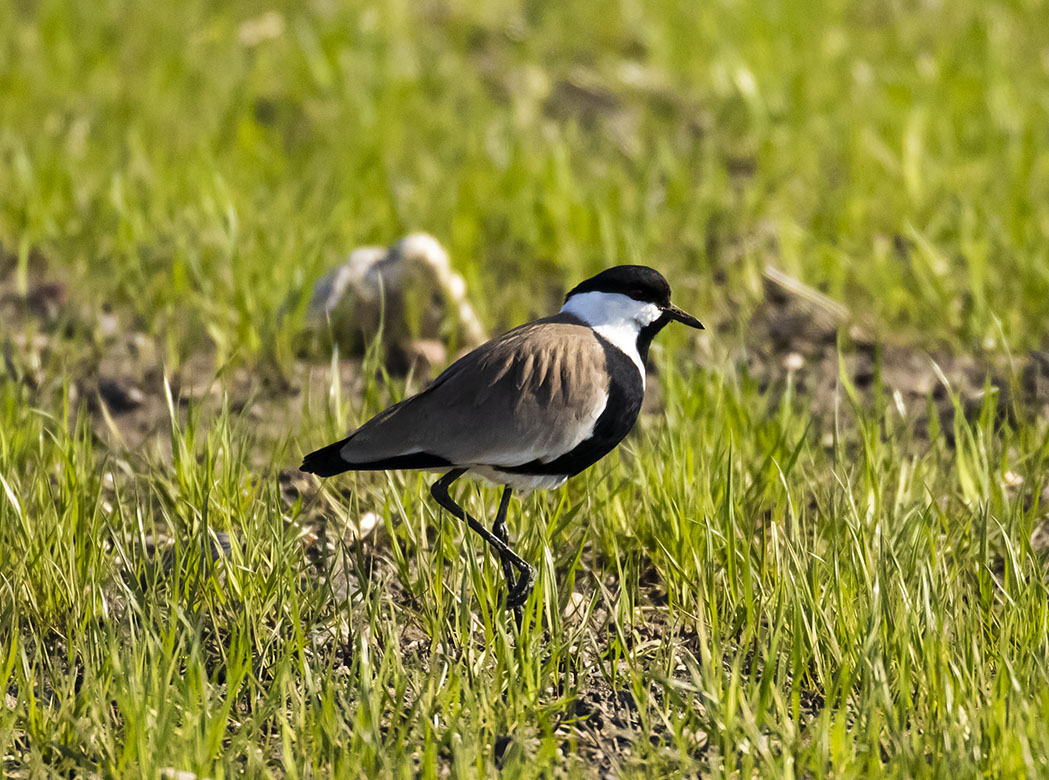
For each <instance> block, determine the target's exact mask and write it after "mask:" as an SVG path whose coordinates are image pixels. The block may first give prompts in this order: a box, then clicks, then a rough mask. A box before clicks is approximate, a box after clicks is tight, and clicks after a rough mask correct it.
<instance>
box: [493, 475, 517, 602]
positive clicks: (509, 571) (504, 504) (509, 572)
mask: <svg viewBox="0 0 1049 780" xmlns="http://www.w3.org/2000/svg"><path fill="white" fill-rule="evenodd" d="M512 493H513V488H511V487H510V486H509V485H507V486H506V487H504V488H503V496H502V498H500V499H499V511H498V512H497V513H496V515H495V522H494V523H492V533H493V534H495V536H496V538H497V539H499V541H501V542H502V543H503V544H505V545H506V546H507V547H509V546H510V535H509V534H508V533H507V532H506V511H507V509H508V508H509V506H510V495H511V494H512ZM499 563H501V564H502V566H503V578H504V579H505V580H506V587H507V589H508V590H511V591H512V590H513V589H514V579H515V577H514V565H513V564H512V563H511V562H510V559H509V558H507V557H506V556H505V555H502V554H500V555H499Z"/></svg>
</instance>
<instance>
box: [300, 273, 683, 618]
mask: <svg viewBox="0 0 1049 780" xmlns="http://www.w3.org/2000/svg"><path fill="white" fill-rule="evenodd" d="M671 320H677V321H678V322H683V323H684V324H685V325H688V326H690V327H693V328H702V327H703V325H702V324H701V323H700V322H699V320H697V319H696V318H695V317H693V316H692V315H691V314H687V313H685V312H684V311H682V310H681V309H679V308H677V307H676V306H674V305H673V304H671V303H670V285H669V284H667V280H666V279H664V278H663V276H662V274H660V273H659V272H658V271H655V270H653V269H652V268H648V267H646V266H643V265H621V266H616V267H614V268H609V269H608V270H605V271H602V272H601V273H599V274H598V275H597V276H594V277H592V278H590V279H587V280H586V281H585V282H583V283H581V284H579V285H577V286H576V287H575V288H573V289H572V290H571V292H569V293H568V295H567V296H566V297H565V304H564V306H562V307H561V311H560V312H559V313H558V314H555V315H554V316H552V317H546V318H544V319H541V320H536V321H535V322H530V323H528V324H527V325H522V326H520V327H518V328H515V329H514V330H511V331H510V332H509V333H504V334H503V335H502V336H499V337H498V338H495V339H492V340H491V341H489V342H487V343H486V344H483V345H481V346H480V347H478V348H477V349H475V350H474V351H473V352H470V353H469V354H467V355H465V356H463V357H462V358H460V359H459V360H457V361H455V363H453V364H452V365H451V366H449V367H448V368H447V369H445V371H444V372H443V373H442V374H441V375H440V376H438V377H437V378H436V379H435V380H434V381H433V382H431V383H430V385H429V386H427V387H426V388H425V389H424V390H423V391H422V392H420V393H419V394H418V395H414V396H412V397H410V398H407V399H405V400H403V401H401V402H400V403H397V404H394V405H393V406H391V407H390V408H389V409H387V410H386V411H384V412H381V413H380V414H378V415H376V416H375V417H373V418H372V419H370V420H369V421H368V422H366V423H364V425H362V426H361V427H360V428H358V429H357V430H356V431H354V432H353V433H352V434H350V435H349V436H348V437H347V438H345V439H343V440H342V441H339V442H335V443H334V444H330V445H328V446H327V447H324V448H322V449H319V450H317V451H316V452H311V453H310V454H309V455H307V456H306V459H305V460H304V461H303V463H302V470H303V471H306V472H309V473H311V474H317V475H318V476H321V477H330V476H332V475H333V474H339V473H341V472H343V471H376V470H383V469H425V470H427V471H445V472H446V473H445V474H444V476H443V477H441V478H440V479H438V480H437V481H436V482H435V483H434V484H433V486H432V487H431V488H430V493H431V494H432V495H433V497H434V499H436V501H437V503H438V504H440V505H441V506H442V507H444V508H445V509H447V510H448V511H449V512H451V513H452V514H453V515H454V516H455V517H457V518H459V520H465V521H466V522H467V523H468V524H469V525H470V527H471V528H472V529H473V530H474V531H476V532H477V533H478V534H480V535H481V537H482V538H483V539H484V540H485V542H487V543H488V544H489V545H491V546H492V547H493V548H495V550H496V552H497V553H498V554H499V559H500V563H501V564H502V568H503V575H504V576H505V578H506V585H507V588H508V594H507V600H506V603H507V606H508V607H517V606H520V605H521V604H523V603H524V601H525V599H526V598H527V597H528V593H529V591H530V590H531V587H532V580H533V578H534V576H535V570H534V569H533V568H532V567H531V566H530V565H529V564H528V563H526V562H525V561H524V560H522V559H521V558H520V557H519V556H518V555H517V554H516V553H515V552H514V551H513V550H511V549H510V546H509V544H508V542H509V538H508V535H507V532H506V510H507V507H508V505H509V503H510V496H511V494H512V492H513V491H514V490H517V491H520V492H522V493H527V492H529V491H531V490H534V489H536V488H547V489H549V488H555V487H557V486H558V485H560V484H561V483H563V482H564V481H565V480H566V479H568V478H569V477H571V476H574V475H575V474H578V473H579V472H580V471H582V470H583V469H585V468H587V467H588V466H591V465H592V464H593V463H595V462H596V461H597V460H599V459H600V458H602V457H604V456H605V455H607V454H608V453H609V452H610V451H611V450H612V449H613V448H614V447H615V446H616V445H617V444H619V442H620V441H622V440H623V437H624V436H626V435H627V433H629V432H630V429H631V428H633V427H634V423H635V422H636V420H637V416H638V412H639V411H640V410H641V400H642V398H643V397H644V394H645V360H646V359H647V357H648V348H649V345H650V344H651V343H652V339H653V337H654V336H655V335H656V334H657V333H659V331H660V330H662V329H663V327H664V326H665V325H666V324H667V323H669V322H670V321H671ZM467 472H471V473H474V474H477V475H479V476H481V477H483V478H485V479H487V480H489V481H491V482H494V483H496V484H500V485H504V486H505V487H504V488H503V494H502V498H501V499H500V501H499V511H498V513H497V514H496V518H495V523H494V525H493V526H492V530H491V531H489V530H488V529H487V528H485V527H484V526H483V525H481V523H479V522H478V521H477V520H476V519H475V518H473V517H472V516H470V515H469V514H468V513H467V512H466V511H465V510H464V509H463V508H462V507H461V506H459V505H458V504H456V503H455V501H453V500H452V498H451V496H450V495H449V494H448V487H449V486H450V485H451V484H452V483H453V482H454V481H455V480H457V479H458V478H459V477H461V476H462V475H463V474H466V473H467ZM514 569H517V571H518V572H519V573H520V576H519V577H518V578H516V582H515V581H514V580H515V577H514Z"/></svg>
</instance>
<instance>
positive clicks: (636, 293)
mask: <svg viewBox="0 0 1049 780" xmlns="http://www.w3.org/2000/svg"><path fill="white" fill-rule="evenodd" d="M629 295H630V297H631V298H637V299H638V300H641V299H642V298H644V297H645V291H644V290H642V289H641V288H640V287H631V288H630V293H629Z"/></svg>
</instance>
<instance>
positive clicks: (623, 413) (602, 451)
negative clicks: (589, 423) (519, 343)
mask: <svg viewBox="0 0 1049 780" xmlns="http://www.w3.org/2000/svg"><path fill="white" fill-rule="evenodd" d="M598 339H599V340H600V342H601V346H602V347H604V350H605V368H606V370H607V371H608V376H609V386H608V403H607V404H606V405H605V410H604V411H603V412H602V413H601V416H600V417H598V418H597V423H596V424H595V425H594V431H593V433H592V434H591V435H590V437H589V438H588V439H585V440H584V441H582V442H580V443H579V444H577V445H576V446H575V447H574V448H573V449H571V450H569V451H568V452H566V453H565V454H564V455H561V456H560V457H558V458H555V459H554V460H552V461H549V462H547V463H544V462H543V461H540V460H533V461H532V462H531V463H524V464H522V465H520V466H499V467H498V469H499V470H500V471H505V472H508V473H512V474H558V475H564V476H566V477H572V476H575V475H576V474H578V473H579V472H580V471H582V470H583V469H586V468H589V467H590V466H592V465H594V464H595V463H596V462H597V461H599V460H601V458H603V457H605V455H607V454H608V453H610V452H611V451H612V450H613V449H615V447H616V445H617V444H619V442H621V441H623V438H624V437H625V436H626V435H627V434H628V433H630V430H631V429H632V428H633V427H634V423H635V422H637V415H638V413H639V412H640V411H641V402H642V400H644V397H645V384H644V382H643V381H642V379H641V374H640V372H639V371H638V368H637V366H636V365H635V364H634V361H633V360H631V359H630V358H629V357H627V355H626V354H625V353H624V352H623V351H622V350H620V349H617V348H616V347H614V346H612V344H611V343H610V342H608V341H606V340H605V339H604V338H602V337H601V336H600V335H599V336H598Z"/></svg>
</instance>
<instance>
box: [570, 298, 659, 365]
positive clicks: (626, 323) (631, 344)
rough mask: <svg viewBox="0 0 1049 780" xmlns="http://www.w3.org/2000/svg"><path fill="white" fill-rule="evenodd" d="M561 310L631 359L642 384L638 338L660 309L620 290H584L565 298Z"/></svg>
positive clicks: (653, 320)
mask: <svg viewBox="0 0 1049 780" xmlns="http://www.w3.org/2000/svg"><path fill="white" fill-rule="evenodd" d="M561 312H562V313H563V314H571V315H572V316H573V317H578V318H579V319H581V320H582V321H583V322H585V323H586V324H587V325H589V326H590V327H591V328H593V329H594V330H595V331H596V332H597V333H598V335H600V336H601V337H602V338H604V339H605V340H607V341H609V342H611V344H612V346H614V347H615V348H616V349H618V350H620V351H621V352H623V353H624V354H625V355H626V356H627V357H628V358H630V359H631V360H632V361H634V365H636V366H637V370H638V371H640V372H641V384H642V385H644V384H645V364H644V363H643V362H642V361H641V354H640V353H639V352H638V351H637V337H638V334H640V333H641V329H642V328H643V327H645V326H646V325H651V324H652V323H653V322H655V321H656V320H658V319H659V318H660V316H661V315H662V314H663V311H662V309H660V308H659V307H658V306H656V305H655V304H654V303H645V302H644V301H636V300H634V299H633V298H631V297H630V296H628V295H620V294H619V293H606V292H585V293H578V294H576V295H573V296H572V297H571V298H569V299H568V300H567V301H565V305H564V306H562V307H561Z"/></svg>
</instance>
